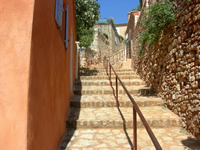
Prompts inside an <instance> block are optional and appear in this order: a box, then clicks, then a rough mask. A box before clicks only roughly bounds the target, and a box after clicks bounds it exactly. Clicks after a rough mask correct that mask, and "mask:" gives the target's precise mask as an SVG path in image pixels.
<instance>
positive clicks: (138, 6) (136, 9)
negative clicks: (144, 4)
mask: <svg viewBox="0 0 200 150" xmlns="http://www.w3.org/2000/svg"><path fill="white" fill-rule="evenodd" d="M140 9H141V7H140V5H137V8H133V9H132V11H138V10H140Z"/></svg>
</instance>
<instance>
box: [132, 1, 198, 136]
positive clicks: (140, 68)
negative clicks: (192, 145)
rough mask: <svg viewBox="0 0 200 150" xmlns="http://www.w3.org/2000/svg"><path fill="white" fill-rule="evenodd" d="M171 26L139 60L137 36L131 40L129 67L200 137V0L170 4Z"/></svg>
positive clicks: (136, 31) (145, 50) (137, 31)
mask: <svg viewBox="0 0 200 150" xmlns="http://www.w3.org/2000/svg"><path fill="white" fill-rule="evenodd" d="M173 3H174V5H175V8H176V12H177V13H176V15H175V18H176V20H175V22H174V23H173V24H172V25H170V26H169V27H168V29H165V30H164V31H163V32H162V34H161V36H160V39H159V41H158V42H156V43H155V44H154V45H153V46H150V47H145V49H144V50H143V52H142V54H141V56H138V54H137V52H138V50H139V48H140V44H139V32H140V29H138V30H137V29H136V30H135V33H134V37H133V51H132V62H133V64H132V67H133V68H134V69H135V70H136V71H137V73H138V74H139V75H140V76H141V77H142V78H143V79H144V80H145V81H146V83H147V84H148V85H149V86H151V87H152V89H153V90H155V92H157V93H158V94H159V95H160V96H161V97H162V98H163V99H164V101H165V103H166V105H167V107H168V108H170V109H171V110H172V111H173V112H175V113H176V114H178V115H179V116H180V117H181V118H182V121H183V125H184V126H185V127H186V128H187V129H188V130H189V131H190V132H191V133H192V134H193V135H195V136H197V137H198V136H199V135H200V0H193V1H192V2H188V1H187V0H174V1H173Z"/></svg>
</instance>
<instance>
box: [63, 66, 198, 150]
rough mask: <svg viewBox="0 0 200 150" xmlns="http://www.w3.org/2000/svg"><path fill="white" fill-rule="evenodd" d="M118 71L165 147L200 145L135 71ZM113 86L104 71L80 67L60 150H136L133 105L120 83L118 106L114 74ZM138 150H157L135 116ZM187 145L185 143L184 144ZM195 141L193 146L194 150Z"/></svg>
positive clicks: (179, 147) (126, 69) (176, 147)
mask: <svg viewBox="0 0 200 150" xmlns="http://www.w3.org/2000/svg"><path fill="white" fill-rule="evenodd" d="M116 72H117V74H118V75H119V77H120V78H121V80H122V82H123V83H124V85H125V86H126V87H127V89H128V90H129V92H130V93H131V95H132V96H133V98H134V100H135V101H136V102H137V104H138V106H139V108H140V109H141V111H142V113H143V115H144V117H145V118H146V120H147V122H148V124H149V126H150V127H151V128H152V130H153V132H154V134H155V136H156V138H157V139H158V141H159V143H160V145H161V146H162V147H163V149H174V150H175V149H186V148H189V146H190V148H195V146H198V144H199V143H198V141H195V140H194V139H193V137H192V136H191V135H190V134H188V133H187V132H186V131H185V130H184V129H182V128H181V120H180V118H179V117H178V116H176V115H175V114H174V113H172V112H171V111H170V110H168V108H166V107H165V106H164V104H163V101H162V99H161V98H159V97H157V96H155V95H153V93H152V91H151V89H150V88H148V87H146V85H145V82H144V81H142V80H141V79H140V78H139V76H138V75H137V74H136V73H135V72H134V71H133V70H132V69H131V68H116ZM111 77H112V87H111V86H110V82H109V80H108V74H107V73H106V70H105V69H104V67H103V66H102V65H101V66H98V67H97V68H90V69H89V68H82V69H81V71H80V80H79V81H76V83H75V85H76V86H75V90H74V94H75V96H74V97H73V98H72V100H71V112H70V114H69V116H68V118H67V121H66V122H67V131H66V134H65V137H64V139H63V142H62V144H61V149H63V150H64V149H69V150H70V149H72V150H76V149H81V150H82V149H87V150H90V149H91V150H93V149H95V150H96V149H102V150H103V149H109V150H110V149H113V150H117V149H119V150H120V149H133V144H132V143H133V142H132V141H133V134H132V133H133V129H132V127H133V116H132V114H133V113H132V111H133V110H132V103H131V101H130V100H129V98H128V96H127V95H126V94H125V92H124V90H123V89H122V87H121V86H120V84H119V83H118V84H119V108H117V107H116V100H115V94H114V91H115V84H116V83H115V76H114V74H113V73H112V74H111ZM137 119H138V121H137V127H138V129H137V133H138V134H137V135H138V140H137V141H138V149H155V148H154V146H153V144H152V142H151V140H150V138H149V136H148V134H147V132H146V130H145V129H144V127H143V124H142V122H141V121H140V118H139V117H137ZM181 141H185V142H181ZM191 142H193V145H192V146H193V147H191Z"/></svg>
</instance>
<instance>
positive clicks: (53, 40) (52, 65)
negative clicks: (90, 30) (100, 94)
mask: <svg viewBox="0 0 200 150" xmlns="http://www.w3.org/2000/svg"><path fill="white" fill-rule="evenodd" d="M66 4H68V7H69V30H68V31H69V34H68V39H69V42H68V44H69V48H68V50H67V51H66V49H65V46H64V35H65V23H64V22H65V13H64V12H63V28H62V30H58V29H57V25H56V22H55V19H54V13H55V0H52V1H49V0H42V1H41V0H35V8H34V19H33V33H32V34H33V35H32V47H31V63H30V68H31V69H30V86H29V105H28V106H29V107H28V112H29V114H28V150H45V149H48V150H56V149H57V148H58V146H59V143H60V142H61V139H62V137H63V135H64V133H65V130H66V123H65V120H66V116H67V114H68V111H69V102H70V98H71V96H72V93H70V75H69V74H70V37H71V35H70V34H71V30H72V31H73V34H74V41H73V43H74V45H73V48H74V53H73V58H74V59H75V25H74V24H75V21H74V19H75V18H74V17H75V14H74V12H73V7H74V0H66V1H65V4H64V5H65V6H66ZM73 75H75V61H74V63H73Z"/></svg>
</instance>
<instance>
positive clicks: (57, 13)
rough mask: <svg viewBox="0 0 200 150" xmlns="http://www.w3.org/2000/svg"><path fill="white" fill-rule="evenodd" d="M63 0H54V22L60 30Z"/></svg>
mask: <svg viewBox="0 0 200 150" xmlns="http://www.w3.org/2000/svg"><path fill="white" fill-rule="evenodd" d="M62 12H63V0H56V8H55V20H56V23H57V25H58V28H59V29H62Z"/></svg>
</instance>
